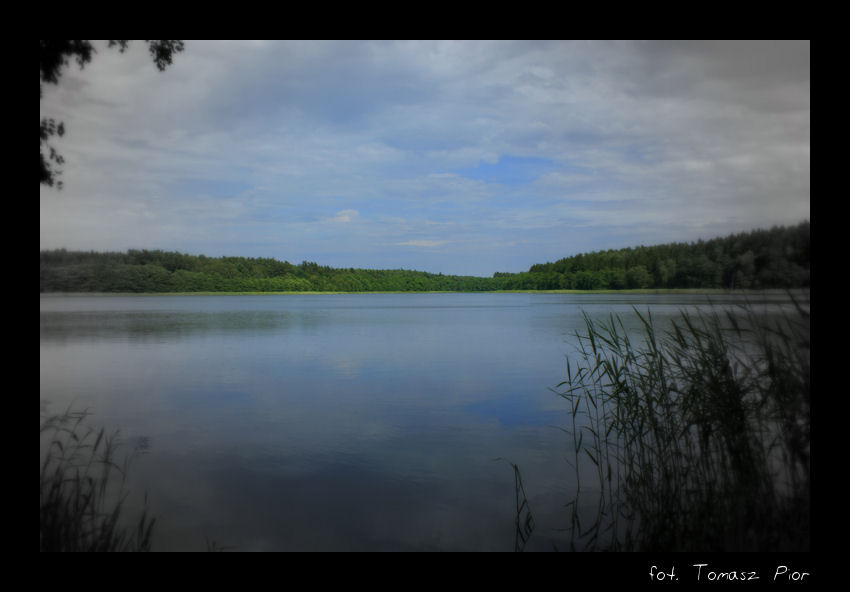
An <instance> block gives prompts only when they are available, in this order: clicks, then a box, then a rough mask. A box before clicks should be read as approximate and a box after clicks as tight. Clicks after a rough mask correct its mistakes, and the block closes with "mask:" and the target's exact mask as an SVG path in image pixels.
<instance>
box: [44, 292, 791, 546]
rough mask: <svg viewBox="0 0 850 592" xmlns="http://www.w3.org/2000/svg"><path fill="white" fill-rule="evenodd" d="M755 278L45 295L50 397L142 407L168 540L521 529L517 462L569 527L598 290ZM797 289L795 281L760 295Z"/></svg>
mask: <svg viewBox="0 0 850 592" xmlns="http://www.w3.org/2000/svg"><path fill="white" fill-rule="evenodd" d="M742 300H743V299H742V298H740V297H736V296H711V297H708V296H699V295H634V294H622V295H619V294H618V295H598V294H594V295H575V294H350V295H303V296H301V295H285V296H273V295H263V296H83V295H79V296H78V295H74V296H53V295H42V296H41V324H40V329H41V330H40V335H41V399H42V400H43V401H47V402H49V404H50V406H49V410H50V411H54V412H60V411H62V410H63V409H64V408H65V407H67V406H68V405H69V404H70V403H71V402H74V403H75V407H76V408H83V407H89V408H91V410H92V411H93V413H94V416H93V417H92V418H91V420H92V423H93V424H95V425H96V426H98V427H100V426H105V427H107V428H120V429H121V434H122V437H123V440H124V441H125V442H126V445H127V448H128V449H129V448H131V447H132V446H133V445H136V444H141V445H143V447H144V449H145V453H144V454H142V455H141V456H140V457H139V458H138V459H137V460H136V461H135V464H134V465H133V466H132V470H131V474H130V486H131V488H132V490H133V492H134V496H133V497H132V498H131V499H130V500H128V503H129V504H131V507H132V504H137V503H138V501H139V498H140V497H141V494H142V493H143V492H144V491H147V493H148V496H149V506H150V510H151V511H152V513H153V514H154V515H156V516H157V519H158V520H157V525H156V529H155V537H154V549H155V550H196V551H201V550H204V549H205V548H206V543H205V537H206V538H207V539H210V540H214V541H215V542H216V543H217V544H218V545H220V546H232V547H235V548H236V549H237V550H244V551H254V550H257V551H260V550H468V551H512V550H513V548H514V518H515V499H514V475H513V470H512V469H511V467H510V466H509V465H508V464H507V463H506V462H505V461H494V460H493V459H495V458H497V457H504V458H506V459H508V460H510V461H511V462H514V463H517V464H518V465H519V466H520V467H521V470H522V474H523V478H524V482H525V488H526V492H527V494H528V496H529V503H530V505H531V509H532V511H533V513H534V516H535V520H536V522H537V529H536V531H535V532H534V535H533V536H532V538H531V540H530V541H529V546H528V547H527V549H529V550H551V549H552V548H553V545H555V546H557V547H561V548H563V547H565V546H566V543H565V541H566V539H567V535H566V534H565V533H562V532H559V530H558V529H560V528H564V527H565V526H567V524H568V517H567V515H566V512H565V511H564V509H563V504H565V503H566V502H567V501H569V499H570V496H571V494H572V492H573V486H574V485H573V482H572V481H571V475H572V470H571V469H570V467H569V466H568V465H567V464H566V462H565V461H564V458H565V457H566V456H567V455H568V454H570V450H569V449H568V447H567V443H568V441H569V440H568V436H567V434H565V433H564V432H563V431H561V430H560V429H558V427H557V426H561V427H566V426H567V425H568V422H567V409H566V404H565V402H564V401H563V399H561V398H560V397H558V396H557V395H556V394H554V393H553V392H552V391H551V390H550V387H554V386H555V385H556V384H558V383H559V382H561V381H562V380H564V378H565V356H566V355H569V354H571V353H572V352H573V351H574V348H575V346H576V340H575V337H574V334H575V332H576V331H579V332H583V330H584V321H583V319H582V316H581V315H582V311H584V312H586V313H588V314H589V315H591V316H593V317H595V318H602V317H607V316H608V315H609V314H611V313H613V314H620V315H621V316H622V317H623V318H624V321H625V322H626V324H627V325H629V326H632V327H637V326H638V321H637V319H636V318H635V317H634V314H633V312H632V307H633V306H635V307H637V308H638V310H640V311H641V312H645V311H647V310H649V311H651V313H652V315H653V319H654V320H656V321H657V322H658V323H659V324H663V323H666V322H669V319H670V318H672V317H675V316H678V314H679V311H680V310H683V309H687V310H691V311H693V310H695V309H696V308H698V307H699V308H708V306H709V305H708V303H709V301H711V302H713V303H719V304H720V305H722V306H723V307H731V306H733V305H734V304H735V303H736V302H742ZM749 300H750V301H751V302H753V301H754V302H757V303H758V304H757V305H758V306H766V307H767V308H769V309H775V308H776V309H778V308H779V307H780V306H784V305H780V304H778V303H779V302H784V301H785V298H784V297H782V296H781V295H777V296H759V297H753V296H750V297H749Z"/></svg>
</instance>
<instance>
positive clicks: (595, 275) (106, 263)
mask: <svg viewBox="0 0 850 592" xmlns="http://www.w3.org/2000/svg"><path fill="white" fill-rule="evenodd" d="M809 242H810V230H809V223H808V222H804V223H801V224H799V225H797V226H794V227H774V228H772V229H770V230H757V231H753V232H749V233H742V234H736V235H731V236H728V237H726V238H717V239H712V240H708V241H702V240H700V241H697V242H696V243H675V244H666V245H659V246H654V247H643V246H641V247H637V248H628V249H619V250H608V251H599V252H593V253H583V254H579V255H575V256H573V257H567V258H565V259H560V260H558V261H556V262H554V263H542V264H537V265H532V266H531V268H530V269H529V270H528V271H527V272H522V273H499V272H497V273H495V274H493V277H489V278H488V277H475V276H456V275H443V274H434V273H428V272H424V271H412V270H405V269H393V270H374V269H355V268H348V269H344V268H343V269H338V268H332V267H327V266H320V265H318V264H317V263H313V262H308V261H304V262H302V263H301V264H299V265H295V264H292V263H289V262H288V261H278V260H276V259H271V258H262V257H259V258H256V257H206V256H204V255H188V254H183V253H178V252H170V251H160V250H154V251H148V250H135V249H131V250H129V251H127V252H126V253H117V252H94V251H88V252H85V251H67V250H65V249H57V250H49V251H41V253H40V268H39V271H40V289H41V292H305V291H327V292H378V291H380V292H385V291H386V292H430V291H449V292H479V291H494V290H556V289H569V290H622V289H640V288H648V289H653V288H654V289H671V288H721V289H765V288H801V287H808V286H809V281H810V275H809Z"/></svg>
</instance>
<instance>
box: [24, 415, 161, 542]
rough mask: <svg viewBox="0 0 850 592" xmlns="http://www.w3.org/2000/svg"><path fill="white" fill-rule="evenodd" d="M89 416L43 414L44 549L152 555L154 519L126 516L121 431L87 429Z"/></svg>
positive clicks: (42, 531)
mask: <svg viewBox="0 0 850 592" xmlns="http://www.w3.org/2000/svg"><path fill="white" fill-rule="evenodd" d="M87 416H88V412H87V411H82V412H72V411H70V410H68V411H66V412H65V413H63V414H61V415H53V416H48V417H45V415H44V413H43V412H42V418H41V428H40V435H41V438H42V442H43V444H44V446H45V448H44V449H43V450H42V459H41V473H40V502H41V504H40V511H41V514H40V515H41V521H40V528H39V535H40V549H41V551H149V550H150V548H151V534H152V531H153V526H154V523H155V521H156V519H155V518H151V517H149V516H148V515H147V509H144V510H143V511H142V513H141V516H140V518H139V519H138V520H137V521H134V522H130V521H127V520H126V517H125V516H123V515H122V514H123V506H124V502H125V500H126V498H127V492H126V490H125V487H124V486H125V483H126V470H127V467H128V464H129V462H130V459H131V457H130V456H128V457H126V458H125V459H124V461H123V463H122V464H121V465H119V464H117V463H116V457H115V453H116V450H117V448H118V447H119V444H120V443H119V441H118V433H117V432H113V433H110V434H107V433H106V431H105V430H104V429H103V428H101V429H100V430H94V429H93V428H91V427H86V426H85V425H84V424H83V422H84V420H85V419H86V417H87ZM146 504H147V498H146V499H145V505H146Z"/></svg>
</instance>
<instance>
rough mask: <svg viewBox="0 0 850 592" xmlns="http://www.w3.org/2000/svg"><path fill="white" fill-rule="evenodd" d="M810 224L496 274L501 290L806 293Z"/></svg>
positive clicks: (603, 253) (586, 256)
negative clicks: (790, 290) (785, 290)
mask: <svg viewBox="0 0 850 592" xmlns="http://www.w3.org/2000/svg"><path fill="white" fill-rule="evenodd" d="M810 237H811V231H810V224H809V222H802V223H800V224H798V225H796V226H792V227H773V228H771V229H770V230H754V231H751V232H746V233H740V234H733V235H730V236H727V237H725V238H715V239H711V240H707V241H703V240H699V241H697V242H694V243H670V244H664V245H658V246H652V247H644V246H640V247H636V248H627V249H619V250H608V251H597V252H593V253H582V254H579V255H575V256H573V257H566V258H564V259H560V260H558V261H556V262H554V263H541V264H536V265H532V266H531V268H530V269H529V270H528V272H525V273H519V274H505V273H501V274H499V273H497V274H496V276H498V277H501V278H502V280H503V282H502V286H501V289H503V290H555V289H570V290H624V289H640V288H650V289H671V288H713V289H726V290H738V289H768V288H803V287H809V282H810V271H809V258H810V254H809V245H810Z"/></svg>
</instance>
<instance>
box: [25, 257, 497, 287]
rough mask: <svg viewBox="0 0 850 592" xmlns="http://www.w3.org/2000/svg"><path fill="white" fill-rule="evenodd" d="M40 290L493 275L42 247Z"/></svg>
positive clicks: (378, 283)
mask: <svg viewBox="0 0 850 592" xmlns="http://www.w3.org/2000/svg"><path fill="white" fill-rule="evenodd" d="M40 272H41V277H40V280H41V291H42V292H307V291H317V292H324V291H327V292H376V291H382V292H383V291H386V292H389V291H392V292H428V291H458V292H475V291H484V290H493V289H496V288H494V282H493V279H492V278H486V277H473V276H453V275H443V274H433V273H427V272H423V271H410V270H405V269H394V270H373V269H354V268H349V269H335V268H332V267H327V266H321V265H319V264H317V263H313V262H309V261H304V262H303V263H301V264H300V265H295V264H292V263H290V262H288V261H278V260H276V259H269V258H255V257H206V256H204V255H187V254H183V253H177V252H168V251H159V250H156V251H148V250H130V251H127V252H126V253H115V252H111V253H98V252H94V251H91V252H82V251H67V250H65V249H58V250H51V251H41V266H40Z"/></svg>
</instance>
